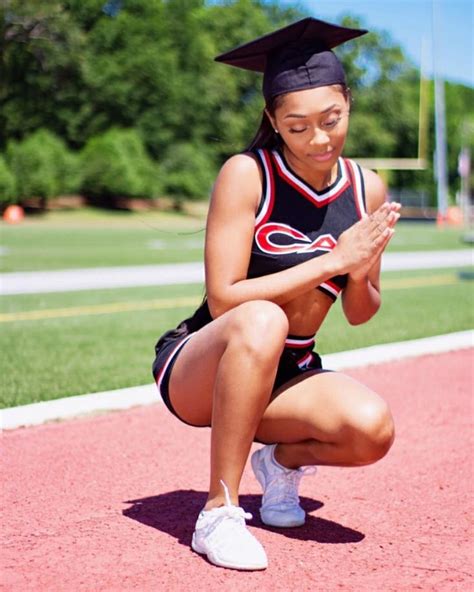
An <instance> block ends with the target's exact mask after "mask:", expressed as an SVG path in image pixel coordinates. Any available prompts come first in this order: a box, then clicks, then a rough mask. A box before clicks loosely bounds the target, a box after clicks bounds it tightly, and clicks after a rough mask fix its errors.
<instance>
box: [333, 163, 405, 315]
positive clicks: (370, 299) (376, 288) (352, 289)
mask: <svg viewBox="0 0 474 592" xmlns="http://www.w3.org/2000/svg"><path fill="white" fill-rule="evenodd" d="M363 175H364V184H365V188H366V195H365V197H366V204H367V212H368V213H369V214H371V213H372V212H374V211H376V210H377V208H379V207H380V206H381V205H382V204H383V203H385V202H386V199H387V198H386V195H387V188H386V187H385V184H384V183H383V181H382V179H381V178H380V177H379V176H378V175H377V174H376V173H374V172H373V171H370V170H367V169H363ZM390 207H391V212H390V214H389V217H388V224H389V227H390V229H393V227H394V226H395V224H396V222H397V220H398V218H399V217H400V214H399V213H398V211H399V209H400V206H399V204H391V206H390ZM393 232H394V231H393V230H392V231H391V233H390V234H388V235H387V236H386V237H385V240H384V241H383V242H381V243H380V245H379V248H378V249H377V250H376V251H374V253H373V256H372V257H371V259H370V260H369V261H367V262H366V263H365V264H364V265H361V266H360V267H359V268H358V269H355V270H354V271H352V272H351V273H349V278H348V282H347V286H346V288H345V290H344V292H343V294H342V307H343V310H344V314H345V316H346V318H347V320H348V321H349V323H350V324H351V325H360V324H362V323H366V322H367V321H368V320H369V319H371V318H372V317H373V316H374V315H375V313H376V312H377V311H378V309H379V308H380V304H381V295H380V266H381V257H382V253H383V251H384V250H385V248H386V247H387V245H388V243H389V241H390V239H391V238H392V236H393Z"/></svg>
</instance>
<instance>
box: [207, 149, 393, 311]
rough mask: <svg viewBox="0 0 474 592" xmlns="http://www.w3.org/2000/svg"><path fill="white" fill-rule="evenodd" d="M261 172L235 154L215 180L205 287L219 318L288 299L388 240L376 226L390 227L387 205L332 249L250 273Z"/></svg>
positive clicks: (344, 270) (367, 255)
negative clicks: (253, 303) (246, 305)
mask: <svg viewBox="0 0 474 592" xmlns="http://www.w3.org/2000/svg"><path fill="white" fill-rule="evenodd" d="M260 175H261V173H260V169H259V166H258V164H257V162H256V161H255V160H254V158H253V157H251V156H249V155H236V156H233V157H232V158H230V159H229V160H228V161H227V162H226V163H225V164H224V166H223V167H222V169H221V171H220V173H219V176H218V178H217V180H216V183H215V186H214V190H213V193H212V197H211V204H210V209H209V214H208V221H207V229H206V247H205V263H206V289H207V295H208V302H209V308H210V311H211V315H212V316H213V317H214V318H216V317H218V316H220V315H221V314H223V313H224V312H226V311H227V310H230V309H231V308H234V307H235V306H237V305H238V304H241V303H243V302H247V301H249V300H269V301H271V302H274V303H276V304H279V305H283V304H285V303H286V302H289V301H290V300H292V299H294V298H296V297H297V296H299V295H301V294H303V293H305V292H307V291H308V290H311V289H312V288H314V287H315V286H316V285H318V284H320V283H321V282H323V281H325V280H327V279H329V278H330V277H332V276H334V275H338V274H340V273H347V272H348V271H351V270H352V269H353V268H354V267H356V266H360V265H361V264H362V263H363V262H364V261H368V260H369V258H370V257H371V256H372V255H373V252H374V251H375V250H376V249H378V248H379V244H380V241H381V240H383V239H382V238H381V236H382V235H383V231H382V232H380V230H377V231H375V229H376V228H377V229H380V228H382V229H383V228H386V227H387V222H386V219H387V215H388V212H387V211H386V210H384V209H383V208H382V209H380V210H379V211H377V212H376V213H374V215H373V216H371V217H370V219H369V218H367V219H365V220H363V221H361V222H359V223H357V224H356V225H354V226H353V227H352V228H351V229H350V230H349V231H346V232H345V233H344V235H345V238H344V240H342V241H340V242H341V245H338V246H337V247H336V248H335V249H334V250H333V251H332V252H331V253H327V254H325V255H321V256H319V257H316V258H314V259H311V260H310V261H306V262H304V263H301V264H299V265H296V266H294V267H291V268H290V269H286V270H284V271H280V272H278V273H274V274H271V275H267V276H264V277H259V278H254V279H246V277H247V271H248V265H249V261H250V253H251V247H252V241H253V233H254V225H255V214H256V211H257V208H258V204H259V201H260V196H261V191H262V181H261V176H260Z"/></svg>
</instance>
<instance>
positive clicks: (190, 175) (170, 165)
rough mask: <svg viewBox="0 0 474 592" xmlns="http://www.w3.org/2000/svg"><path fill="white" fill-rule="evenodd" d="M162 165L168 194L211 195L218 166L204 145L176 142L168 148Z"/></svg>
mask: <svg viewBox="0 0 474 592" xmlns="http://www.w3.org/2000/svg"><path fill="white" fill-rule="evenodd" d="M161 166H162V170H163V178H164V183H165V190H166V193H167V194H169V195H171V196H173V197H175V198H176V199H180V198H191V199H207V198H208V197H209V192H210V190H211V187H212V184H213V182H214V178H215V175H216V166H215V163H214V160H213V158H212V156H211V155H210V154H208V153H207V151H205V150H204V149H203V148H202V147H199V146H196V145H193V144H188V143H181V144H175V145H173V146H171V147H170V148H169V149H168V152H167V153H166V155H165V157H164V159H163V160H162V162H161Z"/></svg>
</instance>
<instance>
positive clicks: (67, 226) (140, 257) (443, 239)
mask: <svg viewBox="0 0 474 592" xmlns="http://www.w3.org/2000/svg"><path fill="white" fill-rule="evenodd" d="M204 214H205V212H203V211H199V212H198V214H196V215H195V216H192V217H190V216H183V215H179V214H171V213H163V212H161V213H160V212H153V213H127V212H110V213H107V212H102V211H100V210H93V209H85V210H81V211H77V212H51V213H48V214H46V215H45V216H44V217H39V218H30V219H28V220H27V221H26V222H25V223H24V224H22V225H19V226H8V225H6V224H4V223H1V225H0V231H1V245H2V249H1V252H0V266H1V270H2V271H4V272H11V271H37V270H47V269H68V268H80V267H107V266H121V265H145V264H154V263H176V262H179V261H199V260H201V259H202V251H203V244H204V226H205V216H204ZM463 234H464V232H463V230H461V229H459V228H441V229H440V228H437V227H436V226H435V225H434V224H429V223H412V222H402V223H399V225H398V226H397V232H396V234H395V236H394V238H393V240H392V242H391V244H390V245H389V251H423V250H437V249H460V248H468V247H469V245H468V244H466V243H465V242H463V240H462V238H463Z"/></svg>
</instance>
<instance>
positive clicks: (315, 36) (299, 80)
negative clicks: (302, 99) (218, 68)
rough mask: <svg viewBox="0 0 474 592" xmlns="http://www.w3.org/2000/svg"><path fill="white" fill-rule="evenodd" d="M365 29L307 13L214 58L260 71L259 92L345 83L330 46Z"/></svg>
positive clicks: (276, 92) (267, 94)
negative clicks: (285, 25) (302, 17)
mask: <svg viewBox="0 0 474 592" xmlns="http://www.w3.org/2000/svg"><path fill="white" fill-rule="evenodd" d="M365 33H367V31H365V30H364V29H349V28H347V27H341V26H339V25H333V24H331V23H326V22H324V21H320V20H318V19H315V18H312V17H308V18H305V19H302V20H300V21H297V22H296V23H293V24H292V25H289V26H287V27H284V28H283V29H278V30H277V31H273V33H269V34H268V35H264V36H263V37H259V38H258V39H255V40H254V41H250V42H249V43H245V44H244V45H240V46H239V47H236V48H235V49H232V50H230V51H228V52H226V53H223V54H221V55H219V56H217V57H216V61H217V62H223V63H224V64H230V65H231V66H235V67H236V68H243V69H244V70H254V71H256V72H263V73H264V77H263V96H264V97H265V99H266V100H267V101H268V100H269V99H270V98H272V97H275V96H276V95H280V94H283V93H287V92H291V91H294V90H304V89H305V88H315V87H318V86H328V85H330V84H345V75H344V69H343V67H342V64H341V62H340V61H339V59H338V58H337V57H336V55H335V54H334V53H333V52H332V51H331V48H333V47H336V46H337V45H341V43H344V42H345V41H349V40H350V39H355V38H356V37H359V36H360V35H364V34H365Z"/></svg>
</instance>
